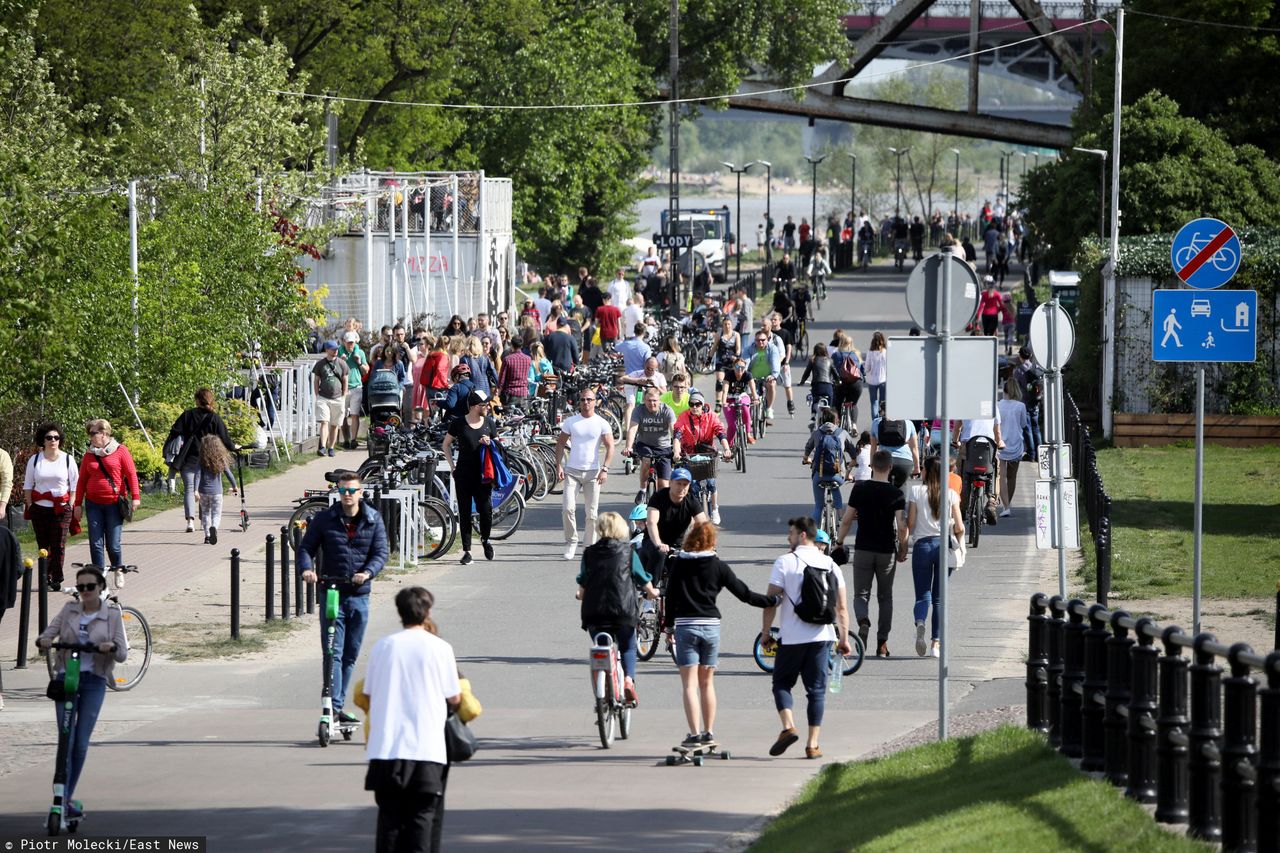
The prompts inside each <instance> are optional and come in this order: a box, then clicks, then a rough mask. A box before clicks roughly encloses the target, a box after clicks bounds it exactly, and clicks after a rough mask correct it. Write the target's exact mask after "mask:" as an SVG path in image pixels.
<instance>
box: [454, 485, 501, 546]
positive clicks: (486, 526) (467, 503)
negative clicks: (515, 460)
mask: <svg viewBox="0 0 1280 853" xmlns="http://www.w3.org/2000/svg"><path fill="white" fill-rule="evenodd" d="M453 488H454V491H456V492H457V498H458V528H459V530H460V532H461V533H462V550H463V551H470V550H471V501H472V500H474V501H475V502H476V515H478V516H480V541H481V542H488V541H489V531H490V529H492V527H493V484H492V483H482V482H480V474H479V472H474V471H473V472H465V471H454V472H453Z"/></svg>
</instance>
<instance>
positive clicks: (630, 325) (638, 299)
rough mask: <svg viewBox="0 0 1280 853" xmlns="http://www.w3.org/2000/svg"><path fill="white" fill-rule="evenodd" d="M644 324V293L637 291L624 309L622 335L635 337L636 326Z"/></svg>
mask: <svg viewBox="0 0 1280 853" xmlns="http://www.w3.org/2000/svg"><path fill="white" fill-rule="evenodd" d="M642 325H644V294H643V293H637V294H636V295H635V296H633V297H631V300H630V301H629V302H627V307H626V308H623V309H622V336H623V337H624V338H634V337H635V336H636V326H642Z"/></svg>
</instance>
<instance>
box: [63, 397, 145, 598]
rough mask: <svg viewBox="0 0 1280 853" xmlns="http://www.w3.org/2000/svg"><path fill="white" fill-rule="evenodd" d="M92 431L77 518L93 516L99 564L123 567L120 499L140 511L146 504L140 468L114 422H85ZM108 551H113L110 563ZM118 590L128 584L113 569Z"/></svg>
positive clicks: (92, 540) (93, 552) (93, 554)
mask: <svg viewBox="0 0 1280 853" xmlns="http://www.w3.org/2000/svg"><path fill="white" fill-rule="evenodd" d="M85 430H86V431H88V433H89V450H88V452H86V453H85V455H84V457H83V458H82V459H81V460H80V479H79V481H78V482H77V483H76V502H75V518H76V520H79V519H80V514H81V511H82V510H84V512H85V514H86V515H88V517H89V555H90V561H91V562H92V563H93V565H95V566H102V567H106V566H108V565H110V566H123V565H124V554H123V553H122V551H121V546H120V531H121V530H122V529H123V527H124V518H123V517H122V516H121V515H120V506H119V504H118V503H117V499H118V498H119V497H120V496H121V495H126V496H128V497H130V498H132V500H133V508H134V509H135V510H136V509H137V508H138V507H139V506H141V504H142V491H141V490H140V489H139V488H138V469H137V468H136V467H134V464H133V455H132V454H130V453H129V448H127V447H125V446H124V445H123V444H121V443H120V442H118V441H116V440H115V439H114V438H112V437H111V424H109V423H108V422H107V421H105V420H102V419H101V418H98V419H96V420H92V421H89V422H88V423H87V424H85ZM104 550H105V551H106V552H107V553H108V554H110V556H111V562H110V563H109V564H108V563H107V562H106V561H105V559H104V557H105V555H104V553H103V552H104ZM112 574H113V575H114V576H115V577H114V580H115V586H116V589H119V588H120V587H122V586H124V575H122V574H121V573H120V572H115V571H113V572H112Z"/></svg>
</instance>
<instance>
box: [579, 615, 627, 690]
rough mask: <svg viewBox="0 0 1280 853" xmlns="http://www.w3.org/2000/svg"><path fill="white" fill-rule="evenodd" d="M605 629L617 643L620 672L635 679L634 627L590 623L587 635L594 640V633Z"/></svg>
mask: <svg viewBox="0 0 1280 853" xmlns="http://www.w3.org/2000/svg"><path fill="white" fill-rule="evenodd" d="M601 631H607V632H608V633H610V634H612V635H613V641H614V642H615V643H617V644H618V655H619V656H620V657H621V658H622V674H623V675H625V676H626V677H627V678H630V679H631V680H632V681H635V680H636V628H635V626H634V625H592V626H591V627H589V628H587V636H589V637H591V640H592V642H594V641H595V638H596V634H599V633H600V632H601Z"/></svg>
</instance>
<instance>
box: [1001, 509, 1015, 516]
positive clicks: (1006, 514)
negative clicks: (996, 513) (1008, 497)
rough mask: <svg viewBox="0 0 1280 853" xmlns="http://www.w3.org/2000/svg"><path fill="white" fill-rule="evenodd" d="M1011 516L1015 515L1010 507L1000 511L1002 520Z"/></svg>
mask: <svg viewBox="0 0 1280 853" xmlns="http://www.w3.org/2000/svg"><path fill="white" fill-rule="evenodd" d="M1011 515H1013V512H1012V511H1011V510H1010V509H1009V508H1008V507H1005V508H1004V509H1002V510H1000V517H1001V518H1008V517H1009V516H1011Z"/></svg>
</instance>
